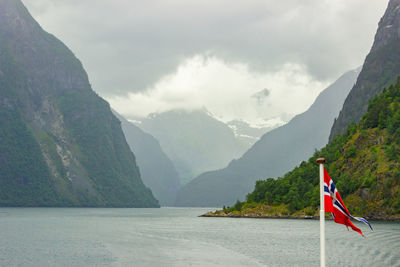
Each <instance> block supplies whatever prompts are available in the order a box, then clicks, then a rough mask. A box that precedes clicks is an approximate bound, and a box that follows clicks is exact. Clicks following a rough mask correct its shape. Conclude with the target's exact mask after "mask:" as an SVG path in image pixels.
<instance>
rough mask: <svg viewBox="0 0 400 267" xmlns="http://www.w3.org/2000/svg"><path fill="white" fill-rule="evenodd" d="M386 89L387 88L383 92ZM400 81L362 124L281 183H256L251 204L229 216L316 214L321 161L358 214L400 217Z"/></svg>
mask: <svg viewBox="0 0 400 267" xmlns="http://www.w3.org/2000/svg"><path fill="white" fill-rule="evenodd" d="M381 91H382V90H381ZM399 152H400V79H399V80H398V82H397V84H396V85H395V86H390V88H388V89H387V90H383V92H382V93H381V94H379V95H378V96H377V97H375V98H373V100H372V101H371V102H370V105H369V106H368V111H367V113H366V114H365V115H364V116H363V118H362V120H361V122H360V124H359V125H358V126H356V125H355V124H352V125H350V126H349V127H348V129H347V131H346V133H345V134H344V135H338V136H336V137H335V139H334V140H333V141H332V142H331V143H329V144H328V145H327V146H326V147H324V148H323V149H322V150H320V151H317V152H316V153H315V154H314V156H313V157H311V158H310V159H309V160H308V161H307V162H302V163H301V165H300V166H299V167H296V168H295V169H294V170H292V171H291V172H288V173H287V174H285V176H284V177H282V178H279V179H272V178H270V179H267V180H263V181H257V184H256V187H255V189H254V191H253V192H252V193H251V194H249V195H248V196H247V203H237V204H236V205H235V207H233V208H231V209H225V213H231V214H236V215H239V214H241V215H245V214H247V215H249V214H257V213H258V214H260V215H261V214H270V215H282V214H297V215H315V214H317V213H318V207H319V178H318V173H319V172H318V165H317V164H316V162H315V161H316V159H317V158H319V157H324V158H326V164H325V167H326V168H327V170H328V173H329V174H330V176H331V177H332V179H334V182H335V184H336V188H337V189H338V190H339V192H340V194H341V196H342V198H343V200H344V202H345V203H346V205H347V207H348V208H349V210H350V212H351V213H352V214H353V215H356V216H357V215H362V216H366V217H367V218H375V219H397V220H399V219H400V169H399V168H400V154H399Z"/></svg>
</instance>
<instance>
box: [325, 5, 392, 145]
mask: <svg viewBox="0 0 400 267" xmlns="http://www.w3.org/2000/svg"><path fill="white" fill-rule="evenodd" d="M399 75H400V1H399V0H391V1H390V2H389V5H388V7H387V10H386V12H385V14H384V16H383V17H382V19H381V20H380V22H379V27H378V31H377V33H376V35H375V40H374V44H373V46H372V49H371V51H370V53H369V54H368V56H367V57H366V59H365V62H364V65H363V68H362V71H361V73H360V75H359V77H358V80H357V83H356V84H355V85H354V87H353V88H352V90H351V91H350V93H349V95H348V96H347V98H346V100H345V102H344V105H343V108H342V110H341V112H340V114H339V116H338V118H337V120H336V121H335V122H334V124H333V126H332V130H331V134H330V138H329V140H332V139H333V137H334V136H336V135H337V134H341V133H344V132H345V130H346V128H347V126H348V125H349V124H351V123H355V122H358V121H359V120H360V119H361V117H362V115H363V114H364V113H365V112H366V111H367V106H368V102H369V100H370V99H371V98H372V97H374V96H375V95H377V94H379V93H380V92H381V91H382V90H383V88H385V87H387V86H389V85H390V84H392V83H394V82H395V81H396V79H397V77H398V76H399Z"/></svg>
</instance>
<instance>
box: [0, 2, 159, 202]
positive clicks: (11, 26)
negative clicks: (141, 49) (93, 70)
mask: <svg viewBox="0 0 400 267" xmlns="http://www.w3.org/2000/svg"><path fill="white" fill-rule="evenodd" d="M0 206H96V207H158V206H159V205H158V201H157V200H156V199H155V198H154V197H153V195H152V192H151V190H150V189H148V188H147V187H145V186H144V184H143V182H142V180H141V178H140V174H139V169H138V167H137V166H136V162H135V157H134V155H133V153H132V152H131V151H130V149H129V146H128V144H127V143H126V140H125V137H124V134H123V132H122V129H121V125H120V122H119V120H118V119H117V118H116V117H115V116H114V115H113V114H112V113H111V110H110V106H109V104H108V103H107V102H106V101H104V100H103V99H102V98H100V97H99V96H98V95H97V94H96V93H95V92H94V91H93V90H92V89H91V86H90V84H89V80H88V77H87V74H86V72H85V70H84V69H83V67H82V64H81V62H80V61H79V60H78V59H77V58H76V57H75V56H74V54H73V53H72V52H71V51H70V50H69V49H68V48H67V47H66V46H65V45H64V44H63V43H62V42H60V41H59V40H58V39H56V38H55V37H54V36H53V35H51V34H48V33H46V32H45V31H44V30H43V29H42V28H41V27H40V26H39V24H38V23H37V22H36V21H35V20H34V19H33V18H32V17H31V15H30V14H29V12H28V11H27V9H26V8H25V7H24V5H23V4H22V2H21V1H20V0H0Z"/></svg>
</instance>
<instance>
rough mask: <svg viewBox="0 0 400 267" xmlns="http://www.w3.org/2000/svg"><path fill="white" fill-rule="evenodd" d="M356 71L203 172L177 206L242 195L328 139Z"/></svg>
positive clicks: (221, 201) (225, 200)
mask: <svg viewBox="0 0 400 267" xmlns="http://www.w3.org/2000/svg"><path fill="white" fill-rule="evenodd" d="M358 73H359V71H358V70H357V71H350V72H348V73H346V74H344V75H343V76H342V77H340V78H339V79H338V80H337V81H336V82H335V83H334V84H332V85H331V86H329V87H328V88H327V89H325V90H324V91H323V92H322V93H321V94H320V95H319V96H318V98H317V99H316V100H315V102H314V104H313V105H312V106H311V107H310V108H309V109H308V110H307V111H306V112H304V113H303V114H300V115H297V116H296V117H294V118H293V119H292V120H291V121H290V122H289V123H287V124H286V125H283V126H281V127H279V128H276V129H274V130H272V131H270V132H268V133H266V134H265V135H263V136H262V137H261V139H260V140H259V141H258V142H256V143H255V144H254V145H253V146H252V147H251V148H250V149H249V150H248V151H247V152H246V153H245V154H244V155H243V156H242V157H241V158H239V159H238V160H233V161H232V162H231V163H230V164H229V165H228V166H227V167H226V168H224V169H221V170H217V171H212V172H206V173H203V174H201V175H199V176H198V177H196V178H195V179H194V180H193V181H191V182H190V183H189V184H187V185H186V186H184V187H182V188H181V189H180V190H179V192H178V195H177V203H176V204H177V205H178V206H204V207H215V206H222V205H232V204H233V203H234V202H235V201H236V200H238V199H239V200H241V199H244V197H245V195H246V194H247V193H249V192H250V191H251V190H252V188H253V187H254V184H255V182H256V181H257V180H261V179H266V178H268V177H278V176H280V175H283V174H284V173H285V172H287V171H288V170H290V169H292V168H294V167H295V166H296V165H298V164H299V163H300V162H301V161H302V160H303V159H305V158H307V157H309V156H311V155H312V154H313V153H314V151H315V149H318V148H321V147H322V146H324V145H326V143H327V142H328V137H329V132H330V127H331V125H332V122H333V119H334V118H335V117H336V116H337V114H338V113H339V110H340V108H341V106H342V105H343V101H344V99H345V97H346V96H347V94H348V92H349V91H350V88H351V87H352V86H353V85H354V82H355V80H356V78H357V75H358Z"/></svg>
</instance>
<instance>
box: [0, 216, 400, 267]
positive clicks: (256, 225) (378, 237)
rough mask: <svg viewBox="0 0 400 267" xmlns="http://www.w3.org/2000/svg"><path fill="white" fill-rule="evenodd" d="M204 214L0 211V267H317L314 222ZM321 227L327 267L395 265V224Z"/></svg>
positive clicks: (399, 235)
mask: <svg viewBox="0 0 400 267" xmlns="http://www.w3.org/2000/svg"><path fill="white" fill-rule="evenodd" d="M209 210H210V209H204V208H203V209H201V208H161V209H91V208H83V209H68V208H1V209H0V266H318V265H319V235H318V234H319V222H318V221H314V220H281V219H279V220H278V219H233V218H203V217H198V215H200V214H203V213H205V212H207V211H209ZM358 226H360V227H362V230H363V231H364V232H365V235H366V238H363V237H361V236H360V235H358V234H357V233H355V232H348V231H347V230H346V228H345V227H344V226H343V225H337V224H334V223H333V222H331V221H328V222H327V226H326V229H327V230H326V231H327V233H326V235H327V240H326V245H327V266H400V223H382V222H373V226H374V231H373V232H372V231H370V230H369V229H366V227H363V226H362V225H358Z"/></svg>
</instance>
